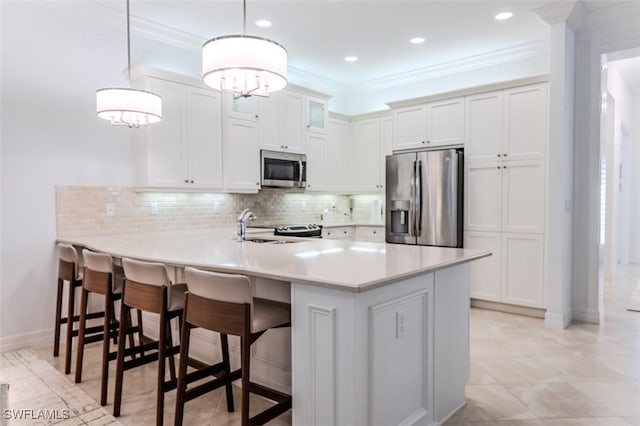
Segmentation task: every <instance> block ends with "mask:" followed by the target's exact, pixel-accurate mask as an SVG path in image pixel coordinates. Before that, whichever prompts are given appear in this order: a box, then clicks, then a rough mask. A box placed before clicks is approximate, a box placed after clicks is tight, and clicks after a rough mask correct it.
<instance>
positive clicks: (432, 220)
mask: <svg viewBox="0 0 640 426" xmlns="http://www.w3.org/2000/svg"><path fill="white" fill-rule="evenodd" d="M463 159H464V155H463V152H462V150H461V149H444V150H438V151H422V152H411V153H406V154H396V155H389V156H387V170H386V188H387V202H386V215H385V216H386V227H385V229H386V240H387V242H388V243H400V244H418V245H427V246H442V247H462V199H463V197H462V195H463V194H462V190H463V171H464V167H463Z"/></svg>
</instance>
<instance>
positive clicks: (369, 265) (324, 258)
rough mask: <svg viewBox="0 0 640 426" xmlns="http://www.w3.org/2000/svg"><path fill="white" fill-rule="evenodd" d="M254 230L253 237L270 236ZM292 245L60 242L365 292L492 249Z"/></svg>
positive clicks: (169, 237)
mask: <svg viewBox="0 0 640 426" xmlns="http://www.w3.org/2000/svg"><path fill="white" fill-rule="evenodd" d="M256 231H258V230H256V229H254V230H252V231H251V233H250V235H249V237H248V238H256V237H257V236H259V235H264V236H265V238H270V239H283V240H286V239H289V240H290V239H291V238H278V237H273V236H272V235H267V234H260V233H258V232H256ZM295 240H299V241H300V242H296V243H292V244H259V243H254V242H250V241H245V242H242V243H240V242H238V241H236V239H235V229H230V228H218V229H215V230H201V231H184V232H144V233H136V234H125V235H96V236H78V237H66V238H59V239H58V241H59V242H66V243H71V244H74V245H78V246H83V247H87V248H89V249H92V250H96V251H101V252H105V253H110V254H111V255H113V256H114V257H131V258H135V259H140V260H147V261H155V262H162V263H166V264H169V265H178V266H183V265H184V266H194V267H199V268H204V269H211V270H216V271H220V272H228V273H242V274H246V275H253V276H261V277H267V278H273V279H279V280H284V281H292V282H299V283H306V284H313V285H318V286H322V287H328V288H336V289H340V290H345V291H351V292H362V291H366V290H370V289H373V288H376V287H380V286H383V285H387V284H391V283H393V282H394V281H398V280H400V279H404V278H409V277H411V276H416V275H420V274H424V273H427V272H432V271H435V270H438V269H442V268H446V267H449V266H453V265H456V264H459V263H464V262H469V261H471V260H475V259H480V258H483V257H486V256H489V255H490V254H491V253H490V252H487V251H480V250H471V249H452V248H443V247H427V246H409V245H399V244H384V243H371V242H360V241H348V240H327V239H318V238H310V239H295Z"/></svg>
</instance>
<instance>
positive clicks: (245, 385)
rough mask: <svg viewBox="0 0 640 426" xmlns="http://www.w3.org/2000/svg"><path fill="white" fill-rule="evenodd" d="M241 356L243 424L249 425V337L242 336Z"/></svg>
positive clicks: (244, 425) (243, 425)
mask: <svg viewBox="0 0 640 426" xmlns="http://www.w3.org/2000/svg"><path fill="white" fill-rule="evenodd" d="M240 340H241V342H240V352H241V353H240V358H241V359H242V361H241V364H242V426H248V425H249V387H250V384H249V382H250V380H249V378H250V375H249V361H250V357H251V351H250V343H249V337H241V338H240Z"/></svg>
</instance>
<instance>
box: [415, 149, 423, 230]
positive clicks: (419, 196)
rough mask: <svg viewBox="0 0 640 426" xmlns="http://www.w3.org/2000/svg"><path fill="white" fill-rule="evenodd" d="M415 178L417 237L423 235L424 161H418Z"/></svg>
mask: <svg viewBox="0 0 640 426" xmlns="http://www.w3.org/2000/svg"><path fill="white" fill-rule="evenodd" d="M414 177H415V182H416V183H415V194H414V197H415V206H416V208H415V212H414V220H415V222H414V224H415V226H414V229H415V234H416V236H417V237H419V236H421V235H422V161H421V160H417V161H416V163H415V168H414Z"/></svg>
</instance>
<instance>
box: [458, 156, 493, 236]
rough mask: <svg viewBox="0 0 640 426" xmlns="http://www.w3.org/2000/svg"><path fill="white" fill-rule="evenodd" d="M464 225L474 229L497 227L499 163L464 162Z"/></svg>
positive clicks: (486, 229)
mask: <svg viewBox="0 0 640 426" xmlns="http://www.w3.org/2000/svg"><path fill="white" fill-rule="evenodd" d="M464 180H465V189H464V199H465V203H464V222H465V224H464V227H465V229H468V230H474V231H494V232H497V231H499V230H500V226H501V218H500V214H501V205H502V168H501V166H500V163H499V162H487V161H477V162H469V163H466V164H465V179H464Z"/></svg>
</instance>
